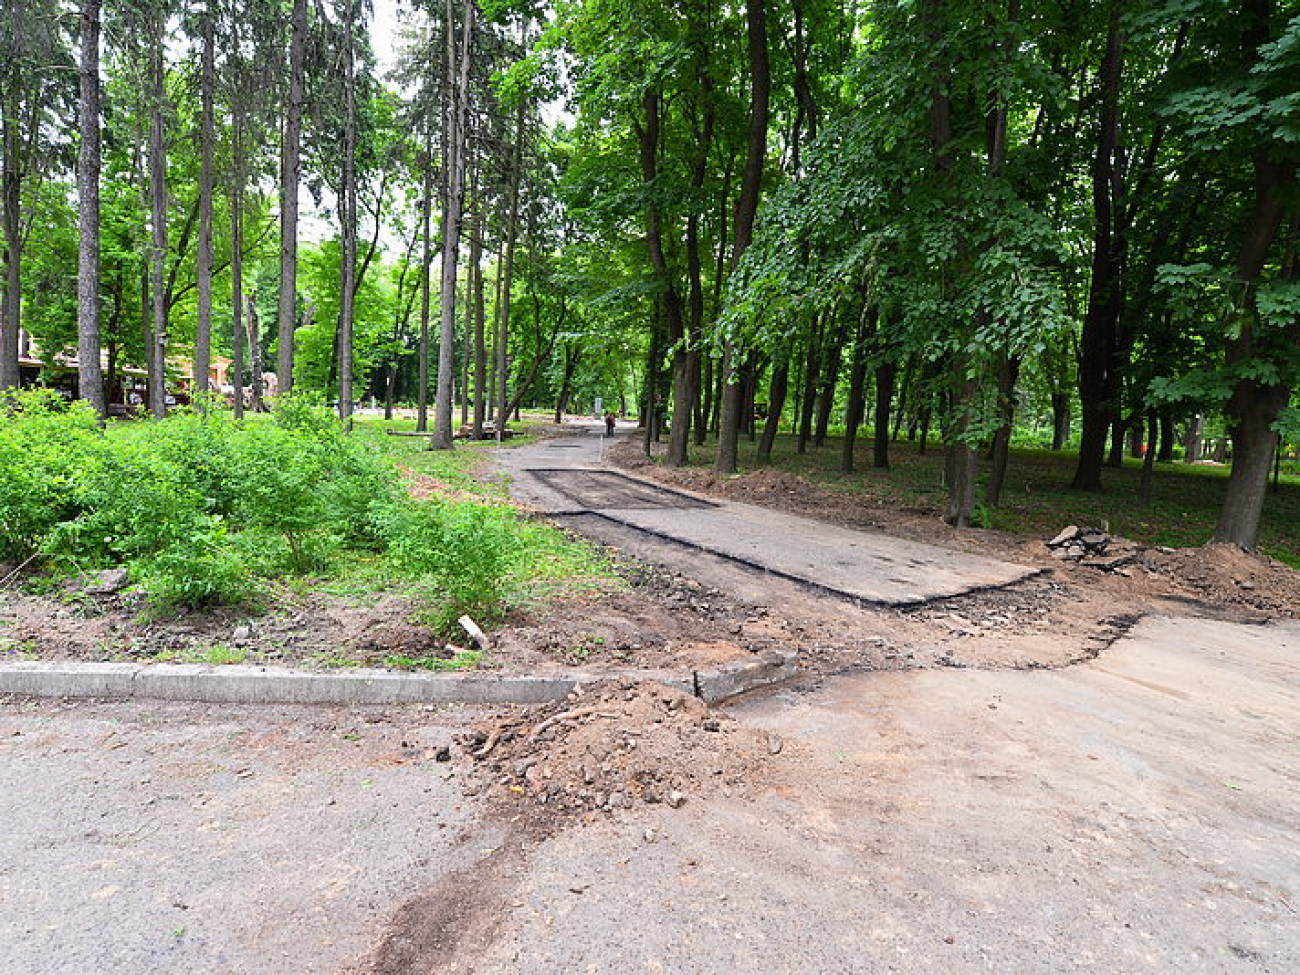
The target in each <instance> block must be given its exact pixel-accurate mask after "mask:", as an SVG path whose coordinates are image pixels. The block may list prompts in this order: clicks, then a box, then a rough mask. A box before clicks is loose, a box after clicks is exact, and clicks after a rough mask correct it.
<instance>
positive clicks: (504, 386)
mask: <svg viewBox="0 0 1300 975" xmlns="http://www.w3.org/2000/svg"><path fill="white" fill-rule="evenodd" d="M523 151H524V105H523V102H520V103H519V106H518V107H517V108H516V109H515V143H514V147H513V150H512V152H511V159H510V193H509V199H508V201H507V207H508V212H507V214H506V241H505V252H504V254H503V256H502V262H501V278H500V280H499V281H498V286H499V288H500V298H499V301H498V305H497V312H498V314H497V324H498V326H499V327H498V331H497V336H496V343H497V440H501V439H503V438H504V437H505V435H506V423H507V421H508V420H509V419H510V410H509V409H507V407H508V406H509V403H508V402H507V400H508V399H509V398H510V360H509V351H510V297H511V292H512V291H513V289H514V276H515V248H516V247H517V246H518V242H519V190H520V185H521V183H522V182H523V167H524V157H523Z"/></svg>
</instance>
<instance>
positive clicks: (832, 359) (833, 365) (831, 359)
mask: <svg viewBox="0 0 1300 975" xmlns="http://www.w3.org/2000/svg"><path fill="white" fill-rule="evenodd" d="M839 317H840V324H839V328H838V329H837V330H836V332H835V335H834V336H833V337H832V339H831V341H830V343H829V344H828V346H827V348H826V351H825V355H823V356H822V358H823V360H824V365H823V368H822V381H821V388H820V389H819V390H818V393H817V422H816V426H815V427H814V429H813V446H814V447H821V446H823V445H824V444H825V443H826V432H827V430H828V428H829V427H830V422H831V410H832V409H834V408H835V390H836V387H838V386H839V382H840V367H841V366H842V365H843V363H844V351H843V349H844V339H845V337H846V335H847V333H848V322H847V321H845V320H844V317H843V316H839Z"/></svg>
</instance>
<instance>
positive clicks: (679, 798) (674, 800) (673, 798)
mask: <svg viewBox="0 0 1300 975" xmlns="http://www.w3.org/2000/svg"><path fill="white" fill-rule="evenodd" d="M685 802H686V797H685V796H684V795H682V794H681V793H680V792H676V791H674V792H670V793H668V805H669V806H670V807H671V808H673V809H680V808H681V807H682V805H683V804H684V803H685Z"/></svg>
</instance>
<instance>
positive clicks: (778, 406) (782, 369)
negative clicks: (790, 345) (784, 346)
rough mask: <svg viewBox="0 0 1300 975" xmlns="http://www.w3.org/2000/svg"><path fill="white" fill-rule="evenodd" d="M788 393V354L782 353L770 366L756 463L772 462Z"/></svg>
mask: <svg viewBox="0 0 1300 975" xmlns="http://www.w3.org/2000/svg"><path fill="white" fill-rule="evenodd" d="M789 391H790V353H789V351H788V350H785V351H782V352H781V353H780V354H779V356H778V358H777V360H776V362H775V363H774V364H773V366H772V381H771V385H770V386H769V387H768V394H767V420H766V421H765V422H764V424H763V436H762V437H761V438H760V439H759V441H758V458H757V460H758V463H760V464H767V463H770V462H771V460H772V448H773V447H774V446H776V435H777V433H778V432H780V429H781V414H782V413H783V412H784V411H785V400H786V396H788V395H789Z"/></svg>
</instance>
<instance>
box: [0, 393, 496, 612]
mask: <svg viewBox="0 0 1300 975" xmlns="http://www.w3.org/2000/svg"><path fill="white" fill-rule="evenodd" d="M520 535H521V532H520V525H519V522H518V519H517V518H516V517H515V515H514V513H513V512H512V511H509V510H507V509H501V508H496V507H492V506H488V505H481V504H475V503H465V502H450V501H423V502H421V501H414V500H412V499H411V498H410V496H409V495H408V494H407V492H406V491H405V490H404V489H403V487H402V485H401V483H400V481H399V479H398V476H397V472H396V470H395V469H394V468H393V466H392V465H391V464H390V463H389V462H387V461H386V460H384V459H383V458H382V457H380V456H379V455H378V454H377V453H376V452H375V451H374V450H373V449H372V447H371V446H369V445H368V444H367V443H366V442H365V441H364V440H363V439H361V438H358V437H353V436H349V435H348V434H346V433H345V432H344V431H343V429H342V428H341V427H340V425H339V424H338V422H337V420H335V419H334V418H333V417H332V416H330V415H329V414H328V413H327V412H326V411H325V410H324V409H322V408H320V407H318V406H315V405H313V404H311V403H310V402H306V401H303V400H300V399H297V398H295V397H286V398H285V399H284V400H282V401H281V403H280V405H279V406H278V407H277V410H276V412H275V413H274V414H273V415H272V416H271V417H269V418H268V417H250V418H248V419H247V420H246V421H243V422H237V421H235V420H234V419H233V418H232V417H231V416H230V415H229V414H228V413H225V412H224V411H219V410H214V409H211V408H208V409H205V410H202V411H196V412H181V413H178V414H176V415H174V416H171V417H168V418H167V419H165V420H148V421H142V422H138V423H127V424H114V425H111V426H110V427H109V429H108V431H107V432H105V431H103V430H101V429H100V428H99V427H98V425H97V422H96V418H95V416H94V414H93V413H91V412H90V411H88V410H87V409H85V408H84V407H83V406H81V405H80V404H67V403H64V402H63V401H62V400H60V399H59V398H58V397H57V396H55V395H53V394H49V393H41V392H25V393H22V394H20V395H18V396H17V397H15V398H14V399H13V400H12V401H11V406H10V408H9V410H8V412H7V413H6V414H5V415H4V416H3V417H2V418H0V560H5V561H14V562H18V561H22V560H30V559H34V558H37V557H43V558H44V560H45V564H46V566H47V567H48V568H50V569H52V570H54V571H62V572H66V573H72V574H76V573H83V572H88V571H92V570H95V569H102V568H108V567H113V566H126V567H128V568H129V569H130V573H131V578H132V580H133V582H135V584H137V585H138V586H139V587H140V588H141V589H142V590H143V591H144V592H145V593H147V595H148V597H149V600H150V602H151V603H152V604H153V605H154V606H155V607H156V608H158V609H166V608H169V607H177V606H202V605H205V604H214V603H236V602H245V601H248V600H249V599H251V598H255V597H256V596H257V595H258V592H259V589H260V587H261V583H262V581H264V580H267V579H274V578H278V577H282V576H286V575H303V574H307V573H315V574H320V575H330V574H334V573H337V572H339V571H341V570H342V569H343V568H344V567H345V565H346V564H347V561H348V560H349V559H352V560H355V559H357V558H376V557H377V558H378V559H379V560H380V563H379V568H380V571H385V570H387V569H391V570H392V572H393V573H395V574H396V575H398V576H399V577H401V578H402V579H403V580H405V581H406V583H408V584H409V585H410V586H411V587H412V588H413V589H416V590H418V591H422V592H423V593H425V594H426V595H427V597H428V601H429V604H430V606H431V612H432V613H433V615H434V616H435V617H436V622H437V623H438V624H439V625H440V626H448V625H450V624H451V623H452V622H453V621H454V620H455V619H456V617H457V616H459V615H460V614H462V613H470V614H472V615H475V616H476V617H479V618H489V617H491V616H492V615H494V614H495V613H496V612H497V610H498V608H499V606H500V604H501V601H502V595H503V586H504V584H505V580H506V579H507V578H508V576H509V574H510V571H511V568H512V566H513V564H514V560H515V556H516V554H517V552H518V550H519V547H520V542H519V538H520Z"/></svg>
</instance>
